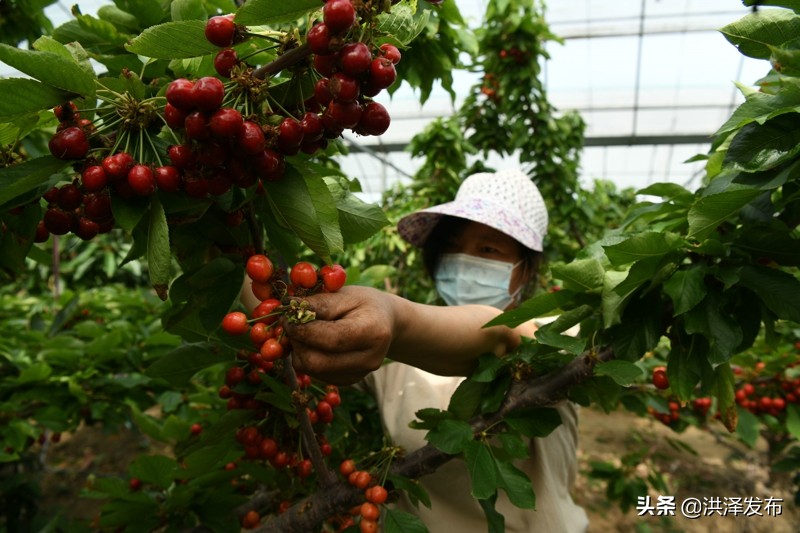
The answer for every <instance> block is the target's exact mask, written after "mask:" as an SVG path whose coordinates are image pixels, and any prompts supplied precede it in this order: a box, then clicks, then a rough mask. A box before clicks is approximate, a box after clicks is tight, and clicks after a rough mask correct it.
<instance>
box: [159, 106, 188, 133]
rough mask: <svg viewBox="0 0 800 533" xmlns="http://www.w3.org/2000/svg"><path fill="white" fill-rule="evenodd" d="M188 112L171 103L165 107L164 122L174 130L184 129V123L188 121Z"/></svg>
mask: <svg viewBox="0 0 800 533" xmlns="http://www.w3.org/2000/svg"><path fill="white" fill-rule="evenodd" d="M186 115H187V112H186V110H185V109H179V108H177V107H175V106H174V105H172V104H170V103H169V102H167V103H166V105H165V106H164V120H165V121H166V123H167V126H169V127H170V128H172V129H173V130H179V129H181V128H183V122H184V121H185V120H186Z"/></svg>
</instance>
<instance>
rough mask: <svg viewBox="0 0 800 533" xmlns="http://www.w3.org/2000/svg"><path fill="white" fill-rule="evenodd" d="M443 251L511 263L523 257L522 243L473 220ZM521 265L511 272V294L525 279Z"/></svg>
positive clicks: (509, 290)
mask: <svg viewBox="0 0 800 533" xmlns="http://www.w3.org/2000/svg"><path fill="white" fill-rule="evenodd" d="M443 252H444V253H449V254H458V253H461V254H468V255H473V256H475V257H483V258H485V259H494V260H495V261H504V262H506V263H511V264H517V263H519V262H520V261H522V259H523V255H522V250H521V245H520V244H519V243H518V242H517V241H516V240H515V239H514V238H512V237H509V236H508V235H506V234H505V233H503V232H501V231H498V230H496V229H494V228H490V227H489V226H487V225H485V224H481V223H480V222H473V221H468V222H467V223H466V224H465V225H464V226H463V230H462V231H461V232H460V233H458V234H457V235H454V236H452V237H451V238H450V239H449V240H448V242H447V244H446V245H445V247H444V250H443ZM521 266H522V265H517V268H515V269H514V271H513V272H512V273H511V283H510V285H509V288H508V292H509V294H514V293H515V292H516V290H517V289H518V288H519V287H520V285H522V283H523V282H524V281H525V280H524V279H523V275H524V269H523V268H521Z"/></svg>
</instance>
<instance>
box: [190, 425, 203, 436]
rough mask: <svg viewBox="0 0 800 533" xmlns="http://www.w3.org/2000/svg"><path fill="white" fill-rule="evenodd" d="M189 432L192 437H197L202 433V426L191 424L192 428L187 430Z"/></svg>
mask: <svg viewBox="0 0 800 533" xmlns="http://www.w3.org/2000/svg"><path fill="white" fill-rule="evenodd" d="M189 432H190V433H191V434H192V435H199V434H200V433H202V432H203V426H202V425H201V424H198V423H196V422H195V423H194V424H192V427H190V428H189Z"/></svg>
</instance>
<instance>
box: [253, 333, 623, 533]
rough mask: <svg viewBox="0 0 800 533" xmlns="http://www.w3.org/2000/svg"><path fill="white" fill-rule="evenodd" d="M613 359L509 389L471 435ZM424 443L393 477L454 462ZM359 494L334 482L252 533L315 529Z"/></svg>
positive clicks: (582, 359)
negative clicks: (497, 407)
mask: <svg viewBox="0 0 800 533" xmlns="http://www.w3.org/2000/svg"><path fill="white" fill-rule="evenodd" d="M613 358H614V354H613V351H612V350H611V349H610V348H606V349H603V350H601V351H600V352H589V353H584V354H582V355H580V356H579V357H576V358H575V359H573V360H572V361H570V362H569V363H567V364H566V365H564V366H563V367H561V368H560V369H558V370H556V371H554V372H551V373H549V374H546V375H544V376H540V377H537V378H533V379H530V380H526V381H519V382H515V383H514V384H512V386H511V389H510V390H509V393H508V395H507V396H506V400H505V401H504V402H503V404H502V406H501V407H500V409H499V410H498V411H497V412H495V413H491V414H489V415H481V416H478V417H475V418H474V419H472V420H471V421H470V425H471V426H472V430H473V434H476V435H477V434H479V433H480V432H482V431H483V430H485V429H486V428H488V427H490V426H492V425H495V424H497V423H498V422H501V421H502V419H503V418H504V417H505V416H507V415H508V414H509V413H511V412H512V411H515V410H517V409H521V408H530V407H545V406H551V405H555V404H557V403H558V402H560V401H562V400H564V399H566V398H567V393H568V392H569V389H570V388H571V387H573V386H575V385H578V384H580V383H583V382H585V381H587V380H589V379H590V378H591V377H592V375H593V373H594V367H595V365H596V364H597V363H598V362H603V361H608V360H611V359H613ZM455 457H456V456H455V455H450V454H447V453H444V452H442V451H441V450H439V449H437V448H435V447H434V446H432V445H430V444H428V445H425V446H423V447H422V448H420V449H418V450H416V451H414V452H412V453H410V454H408V455H406V456H405V457H404V458H402V459H398V460H397V461H396V462H395V463H394V464H393V465H392V468H391V473H392V474H393V475H397V476H402V477H408V478H412V479H417V478H420V477H422V476H425V475H427V474H431V473H433V472H435V471H436V470H437V469H438V468H439V467H441V466H442V465H443V464H445V463H447V462H448V461H450V460H451V459H453V458H455ZM363 499H364V491H363V490H361V489H357V488H355V487H353V486H351V485H349V484H348V483H347V482H346V481H339V482H336V483H334V484H332V485H330V486H328V487H326V488H323V489H322V490H320V491H318V492H317V493H315V494H312V495H311V496H309V497H307V498H305V499H304V500H301V501H299V502H298V503H296V504H295V505H293V506H292V507H291V508H290V509H289V510H288V511H287V512H285V513H283V514H280V515H276V516H273V517H271V518H270V519H269V520H267V521H266V522H265V523H264V524H263V525H262V526H260V527H259V528H257V529H255V530H253V531H254V532H256V533H305V532H307V531H314V530H316V529H317V528H318V527H319V525H320V524H321V523H323V522H324V521H325V520H326V519H327V518H329V517H331V516H335V515H337V514H341V513H342V512H343V511H345V510H347V509H349V508H351V507H353V506H354V505H358V504H360V503H361V502H363Z"/></svg>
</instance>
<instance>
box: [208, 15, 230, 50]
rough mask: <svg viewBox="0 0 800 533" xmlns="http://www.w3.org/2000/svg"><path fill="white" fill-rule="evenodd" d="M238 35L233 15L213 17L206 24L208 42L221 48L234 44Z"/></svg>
mask: <svg viewBox="0 0 800 533" xmlns="http://www.w3.org/2000/svg"><path fill="white" fill-rule="evenodd" d="M235 34H236V24H234V22H233V16H232V15H219V16H216V17H211V18H210V19H208V22H206V27H205V35H206V39H208V42H210V43H211V44H215V45H217V46H220V47H223V48H224V47H226V46H230V45H232V44H233V37H234V35H235Z"/></svg>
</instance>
